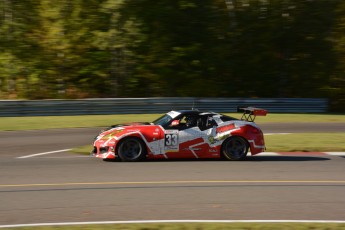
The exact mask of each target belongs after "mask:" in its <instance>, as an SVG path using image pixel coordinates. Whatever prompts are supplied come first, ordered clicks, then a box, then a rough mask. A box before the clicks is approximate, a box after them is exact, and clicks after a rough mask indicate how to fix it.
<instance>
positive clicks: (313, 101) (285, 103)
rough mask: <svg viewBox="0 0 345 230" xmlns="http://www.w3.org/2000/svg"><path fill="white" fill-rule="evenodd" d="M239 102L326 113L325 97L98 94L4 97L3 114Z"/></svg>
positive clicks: (217, 107) (226, 106)
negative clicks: (63, 97) (54, 97)
mask: <svg viewBox="0 0 345 230" xmlns="http://www.w3.org/2000/svg"><path fill="white" fill-rule="evenodd" d="M237 106H255V107H259V108H264V109H267V110H268V111H269V112H278V113H283V112H284V113H296V112H297V113H323V112H327V110H328V100H327V99H323V98H264V99H263V98H261V99H257V98H177V97H173V98H97V99H83V100H1V101H0V116H1V117H11V116H52V115H55V116H56V115H90V114H138V113H165V112H167V111H170V110H180V109H192V108H194V109H199V110H201V111H214V112H235V111H236V109H237Z"/></svg>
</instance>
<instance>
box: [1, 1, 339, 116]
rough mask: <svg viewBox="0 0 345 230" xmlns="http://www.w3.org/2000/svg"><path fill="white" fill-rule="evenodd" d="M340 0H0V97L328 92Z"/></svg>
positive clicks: (334, 68) (334, 70)
mask: <svg viewBox="0 0 345 230" xmlns="http://www.w3.org/2000/svg"><path fill="white" fill-rule="evenodd" d="M344 74H345V1H344V0H73V1H72V0H58V1H53V0H0V98H27V99H42V98H86V97H151V96H195V97H327V98H330V99H331V101H332V108H333V110H341V109H343V110H344V108H345V102H344V100H345V96H344V95H345V80H344V79H345V77H344Z"/></svg>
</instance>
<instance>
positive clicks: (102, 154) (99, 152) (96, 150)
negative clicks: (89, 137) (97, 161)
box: [90, 145, 116, 159]
mask: <svg viewBox="0 0 345 230" xmlns="http://www.w3.org/2000/svg"><path fill="white" fill-rule="evenodd" d="M90 155H91V156H94V157H98V158H102V159H115V158H116V156H115V152H113V151H112V148H111V147H109V146H104V147H100V146H97V145H95V146H93V149H92V151H91V153H90Z"/></svg>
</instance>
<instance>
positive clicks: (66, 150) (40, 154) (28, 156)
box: [17, 149, 72, 159]
mask: <svg viewBox="0 0 345 230" xmlns="http://www.w3.org/2000/svg"><path fill="white" fill-rule="evenodd" d="M70 150H72V149H61V150H56V151H50V152H43V153H36V154H31V155H26V156H21V157H17V158H18V159H24V158H30V157H37V156H42V155H48V154H52V153H61V152H68V151H70Z"/></svg>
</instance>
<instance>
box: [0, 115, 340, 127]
mask: <svg viewBox="0 0 345 230" xmlns="http://www.w3.org/2000/svg"><path fill="white" fill-rule="evenodd" d="M160 115H161V114H121V115H84V116H44V117H0V130H33V129H54V128H55V129H56V128H84V127H107V126H109V125H112V124H119V123H126V122H132V121H153V120H155V119H156V118H158V117H159V116H160ZM227 115H230V116H233V117H236V118H240V117H241V114H240V113H228V114H227ZM256 122H257V123H258V124H259V125H260V124H262V123H270V122H274V123H278V122H280V123H296V122H345V115H343V114H342V115H338V114H268V115H267V116H266V117H257V119H256Z"/></svg>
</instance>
